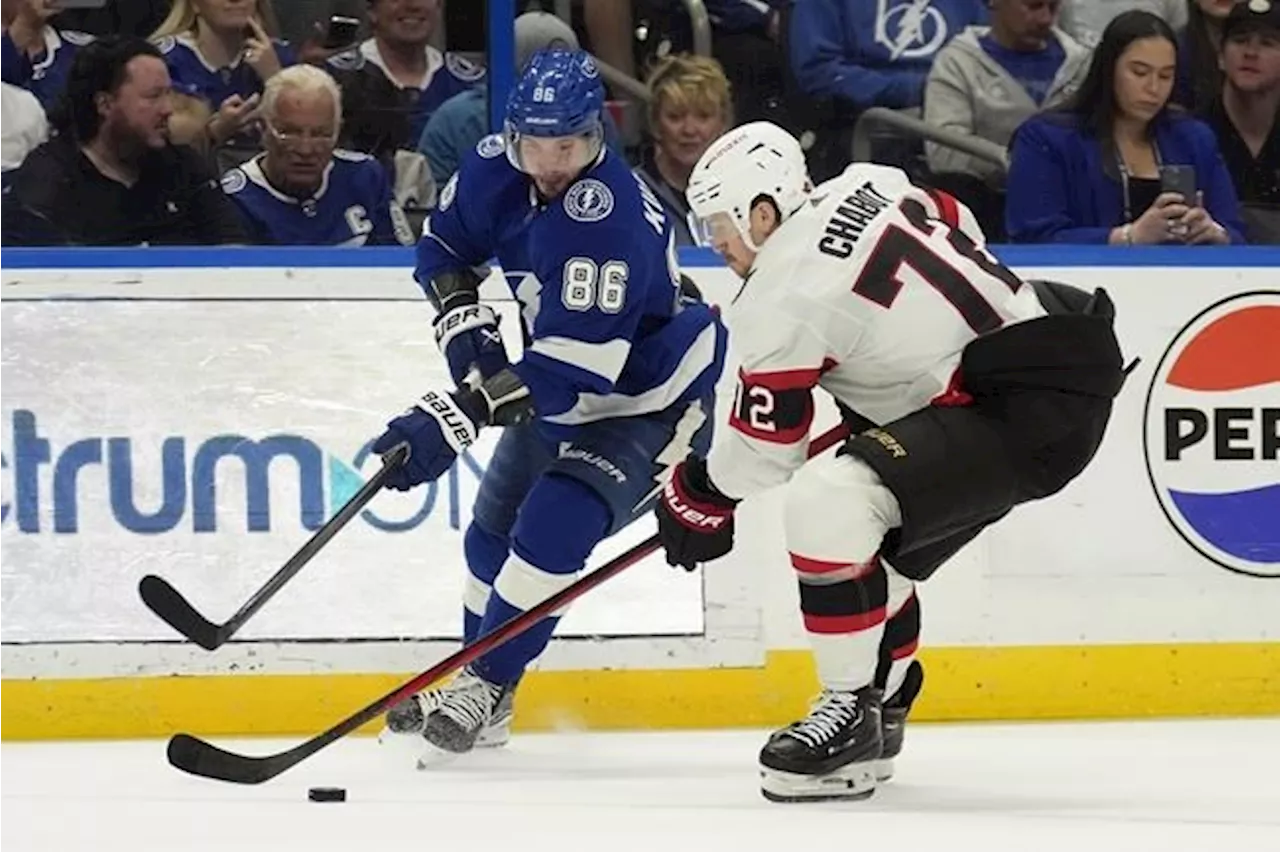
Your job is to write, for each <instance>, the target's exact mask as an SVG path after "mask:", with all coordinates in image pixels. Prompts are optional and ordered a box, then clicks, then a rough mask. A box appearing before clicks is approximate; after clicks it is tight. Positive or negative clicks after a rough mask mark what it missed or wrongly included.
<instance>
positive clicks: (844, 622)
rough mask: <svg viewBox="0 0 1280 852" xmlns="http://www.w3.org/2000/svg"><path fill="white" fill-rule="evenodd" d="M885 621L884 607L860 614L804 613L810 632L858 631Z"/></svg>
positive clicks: (828, 633) (806, 626) (827, 633)
mask: <svg viewBox="0 0 1280 852" xmlns="http://www.w3.org/2000/svg"><path fill="white" fill-rule="evenodd" d="M883 623H884V607H880V608H879V609H873V610H871V612H863V613H859V614H858V615H810V614H809V613H804V629H805V630H808V631H809V632H810V633H821V634H824V635H832V634H838V633H858V632H860V631H862V630H870V629H871V628H872V627H876V626H877V625H880V624H883Z"/></svg>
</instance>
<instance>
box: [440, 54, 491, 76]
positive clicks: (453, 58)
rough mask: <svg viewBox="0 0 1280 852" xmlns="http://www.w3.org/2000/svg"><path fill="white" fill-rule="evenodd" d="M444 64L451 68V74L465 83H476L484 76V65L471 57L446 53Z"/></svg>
mask: <svg viewBox="0 0 1280 852" xmlns="http://www.w3.org/2000/svg"><path fill="white" fill-rule="evenodd" d="M444 64H445V67H447V68H448V69H449V73H450V74H452V75H453V76H455V77H457V78H458V79H459V80H461V81H463V82H464V83H474V82H475V81H476V80H480V79H482V78H483V77H484V66H483V65H477V64H475V63H474V62H472V61H471V60H470V59H467V58H466V57H463V56H459V55H458V54H456V53H446V54H445V55H444Z"/></svg>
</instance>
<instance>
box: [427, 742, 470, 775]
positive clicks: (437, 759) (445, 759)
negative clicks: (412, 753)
mask: <svg viewBox="0 0 1280 852" xmlns="http://www.w3.org/2000/svg"><path fill="white" fill-rule="evenodd" d="M462 754H463V752H457V751H446V750H445V749H442V748H437V747H436V746H434V745H432V744H431V743H427V744H426V748H424V749H423V750H422V753H421V754H419V755H418V771H419V772H430V771H431V770H433V769H440V768H442V767H445V766H448V765H449V764H450V763H453V762H454V761H455V760H457V759H458V758H459V757H461V756H462Z"/></svg>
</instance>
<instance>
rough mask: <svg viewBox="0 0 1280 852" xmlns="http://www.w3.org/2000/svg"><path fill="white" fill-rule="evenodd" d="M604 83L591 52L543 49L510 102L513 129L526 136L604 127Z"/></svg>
mask: <svg viewBox="0 0 1280 852" xmlns="http://www.w3.org/2000/svg"><path fill="white" fill-rule="evenodd" d="M603 108H604V84H603V83H601V82H600V69H599V68H598V67H597V66H596V61H595V60H594V59H592V58H591V54H589V53H587V52H586V51H585V50H573V49H570V48H566V47H549V48H544V49H543V50H539V51H538V52H537V53H535V54H534V55H533V56H532V58H530V59H529V62H528V64H527V65H525V68H524V73H523V74H521V75H520V80H519V81H518V82H517V83H516V86H515V88H514V89H512V91H511V97H510V98H508V100H507V116H506V124H507V129H508V132H514V133H518V134H520V135H523V136H577V135H579V134H583V133H589V132H591V131H593V130H595V129H597V128H599V127H600V111H601V110H602V109H603Z"/></svg>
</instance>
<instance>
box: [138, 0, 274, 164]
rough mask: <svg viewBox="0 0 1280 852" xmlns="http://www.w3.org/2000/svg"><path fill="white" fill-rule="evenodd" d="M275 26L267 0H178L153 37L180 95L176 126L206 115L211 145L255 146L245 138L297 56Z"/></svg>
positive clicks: (176, 112) (203, 125) (206, 129)
mask: <svg viewBox="0 0 1280 852" xmlns="http://www.w3.org/2000/svg"><path fill="white" fill-rule="evenodd" d="M276 31H277V28H276V23H275V16H274V14H273V13H272V9H271V3H270V0H174V3H173V7H172V9H170V11H169V16H168V17H167V18H165V19H164V22H163V23H161V24H160V26H159V27H158V28H157V29H156V31H155V32H154V33H152V35H151V39H152V41H154V42H156V45H157V46H158V47H159V48H160V52H161V53H163V54H164V58H165V64H166V65H168V66H169V75H170V77H172V79H173V88H174V91H175V92H177V93H179V95H180V97H179V98H178V99H177V100H178V103H176V104H175V106H174V111H175V114H177V118H178V122H179V124H181V123H183V122H184V120H185V121H187V122H190V120H191V118H192V115H193V114H194V115H195V116H196V117H202V116H205V117H207V120H206V121H204V122H203V123H202V124H201V125H200V127H201V129H202V130H203V132H205V133H207V135H208V141H209V142H210V143H212V144H213V145H214V146H218V145H222V144H225V143H228V142H236V141H241V140H242V141H245V142H246V143H249V144H247V145H246V146H245V147H248V148H251V149H254V150H256V149H257V147H258V146H257V145H256V141H255V140H250V139H246V138H245V137H246V136H252V132H251V130H252V129H251V125H252V122H253V120H254V119H255V118H256V117H257V108H258V102H259V100H260V99H261V96H262V89H263V86H264V85H265V84H266V81H267V80H270V79H271V78H272V77H273V76H275V75H276V74H277V73H279V71H280V69H281V68H283V67H285V66H287V65H292V64H294V61H295V59H294V54H293V51H292V50H291V49H290V48H289V46H288V45H287V44H285V43H284V42H281V41H278V40H276V39H275V37H274V35H275V33H276ZM181 96H185V98H184V97H181ZM193 102H194V103H193ZM184 141H185V140H184ZM237 147H239V146H237Z"/></svg>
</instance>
